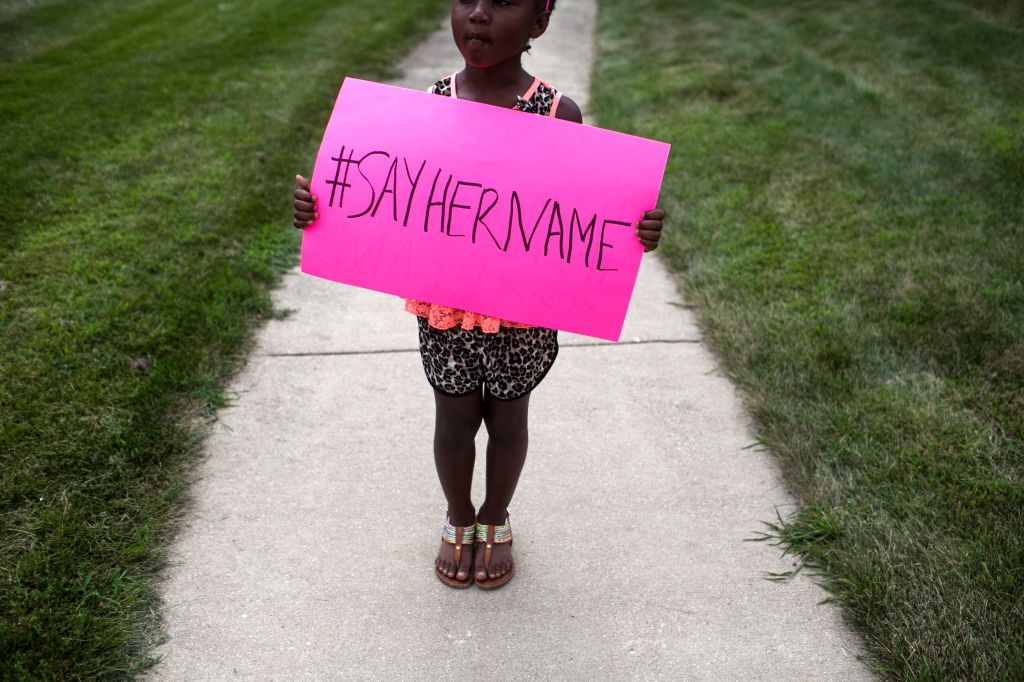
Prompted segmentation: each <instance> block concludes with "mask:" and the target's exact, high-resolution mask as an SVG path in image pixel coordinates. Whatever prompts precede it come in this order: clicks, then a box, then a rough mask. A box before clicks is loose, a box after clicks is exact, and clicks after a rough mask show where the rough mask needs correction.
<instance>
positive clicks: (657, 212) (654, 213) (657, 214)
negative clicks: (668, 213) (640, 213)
mask: <svg viewBox="0 0 1024 682" xmlns="http://www.w3.org/2000/svg"><path fill="white" fill-rule="evenodd" d="M644 218H649V219H650V220H664V219H665V211H664V210H663V209H660V208H655V209H652V210H650V211H647V212H645V213H644Z"/></svg>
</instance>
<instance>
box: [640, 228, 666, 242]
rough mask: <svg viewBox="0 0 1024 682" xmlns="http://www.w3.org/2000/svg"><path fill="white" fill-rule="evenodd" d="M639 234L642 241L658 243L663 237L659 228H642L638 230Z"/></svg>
mask: <svg viewBox="0 0 1024 682" xmlns="http://www.w3.org/2000/svg"><path fill="white" fill-rule="evenodd" d="M637 236H638V237H640V241H649V242H654V243H658V240H660V239H661V232H660V231H659V230H640V231H639V232H637Z"/></svg>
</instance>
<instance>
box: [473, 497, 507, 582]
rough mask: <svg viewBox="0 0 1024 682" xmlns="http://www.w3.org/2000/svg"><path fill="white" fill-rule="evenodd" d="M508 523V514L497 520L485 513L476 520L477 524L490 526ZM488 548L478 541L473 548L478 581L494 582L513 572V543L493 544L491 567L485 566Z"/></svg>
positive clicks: (474, 566)
mask: <svg viewBox="0 0 1024 682" xmlns="http://www.w3.org/2000/svg"><path fill="white" fill-rule="evenodd" d="M506 521H507V515H506V514H502V516H501V519H500V520H496V517H492V516H486V515H484V514H483V512H481V514H480V515H479V516H477V519H476V522H477V523H486V524H488V525H501V524H503V523H505V522H506ZM486 547H487V543H486V542H483V541H482V540H477V541H476V545H475V546H474V547H473V573H474V575H475V577H476V579H477V580H493V579H494V578H500V577H501V576H503V575H505V574H506V573H508V572H509V571H510V570H512V543H511V542H495V543H493V544H491V563H490V564H489V565H484V550H485V549H486Z"/></svg>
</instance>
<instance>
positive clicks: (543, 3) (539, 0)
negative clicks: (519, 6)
mask: <svg viewBox="0 0 1024 682" xmlns="http://www.w3.org/2000/svg"><path fill="white" fill-rule="evenodd" d="M549 2H550V5H549V4H548V3H549ZM556 2H558V0H533V4H534V6H536V8H537V13H538V14H540V13H541V12H543V11H544V8H545V7H547V8H548V11H549V12H554V11H555V3H556ZM530 47H531V45H530V43H526V47H524V48H523V52H526V53H527V54H529V52H530Z"/></svg>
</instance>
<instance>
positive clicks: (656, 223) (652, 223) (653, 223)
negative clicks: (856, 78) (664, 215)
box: [637, 220, 661, 230]
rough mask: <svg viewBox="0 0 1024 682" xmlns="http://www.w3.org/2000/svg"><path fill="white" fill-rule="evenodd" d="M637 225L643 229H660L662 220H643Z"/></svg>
mask: <svg viewBox="0 0 1024 682" xmlns="http://www.w3.org/2000/svg"><path fill="white" fill-rule="evenodd" d="M637 227H638V228H639V229H641V230H660V229H661V221H660V220H641V221H640V222H639V224H638V225H637Z"/></svg>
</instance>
